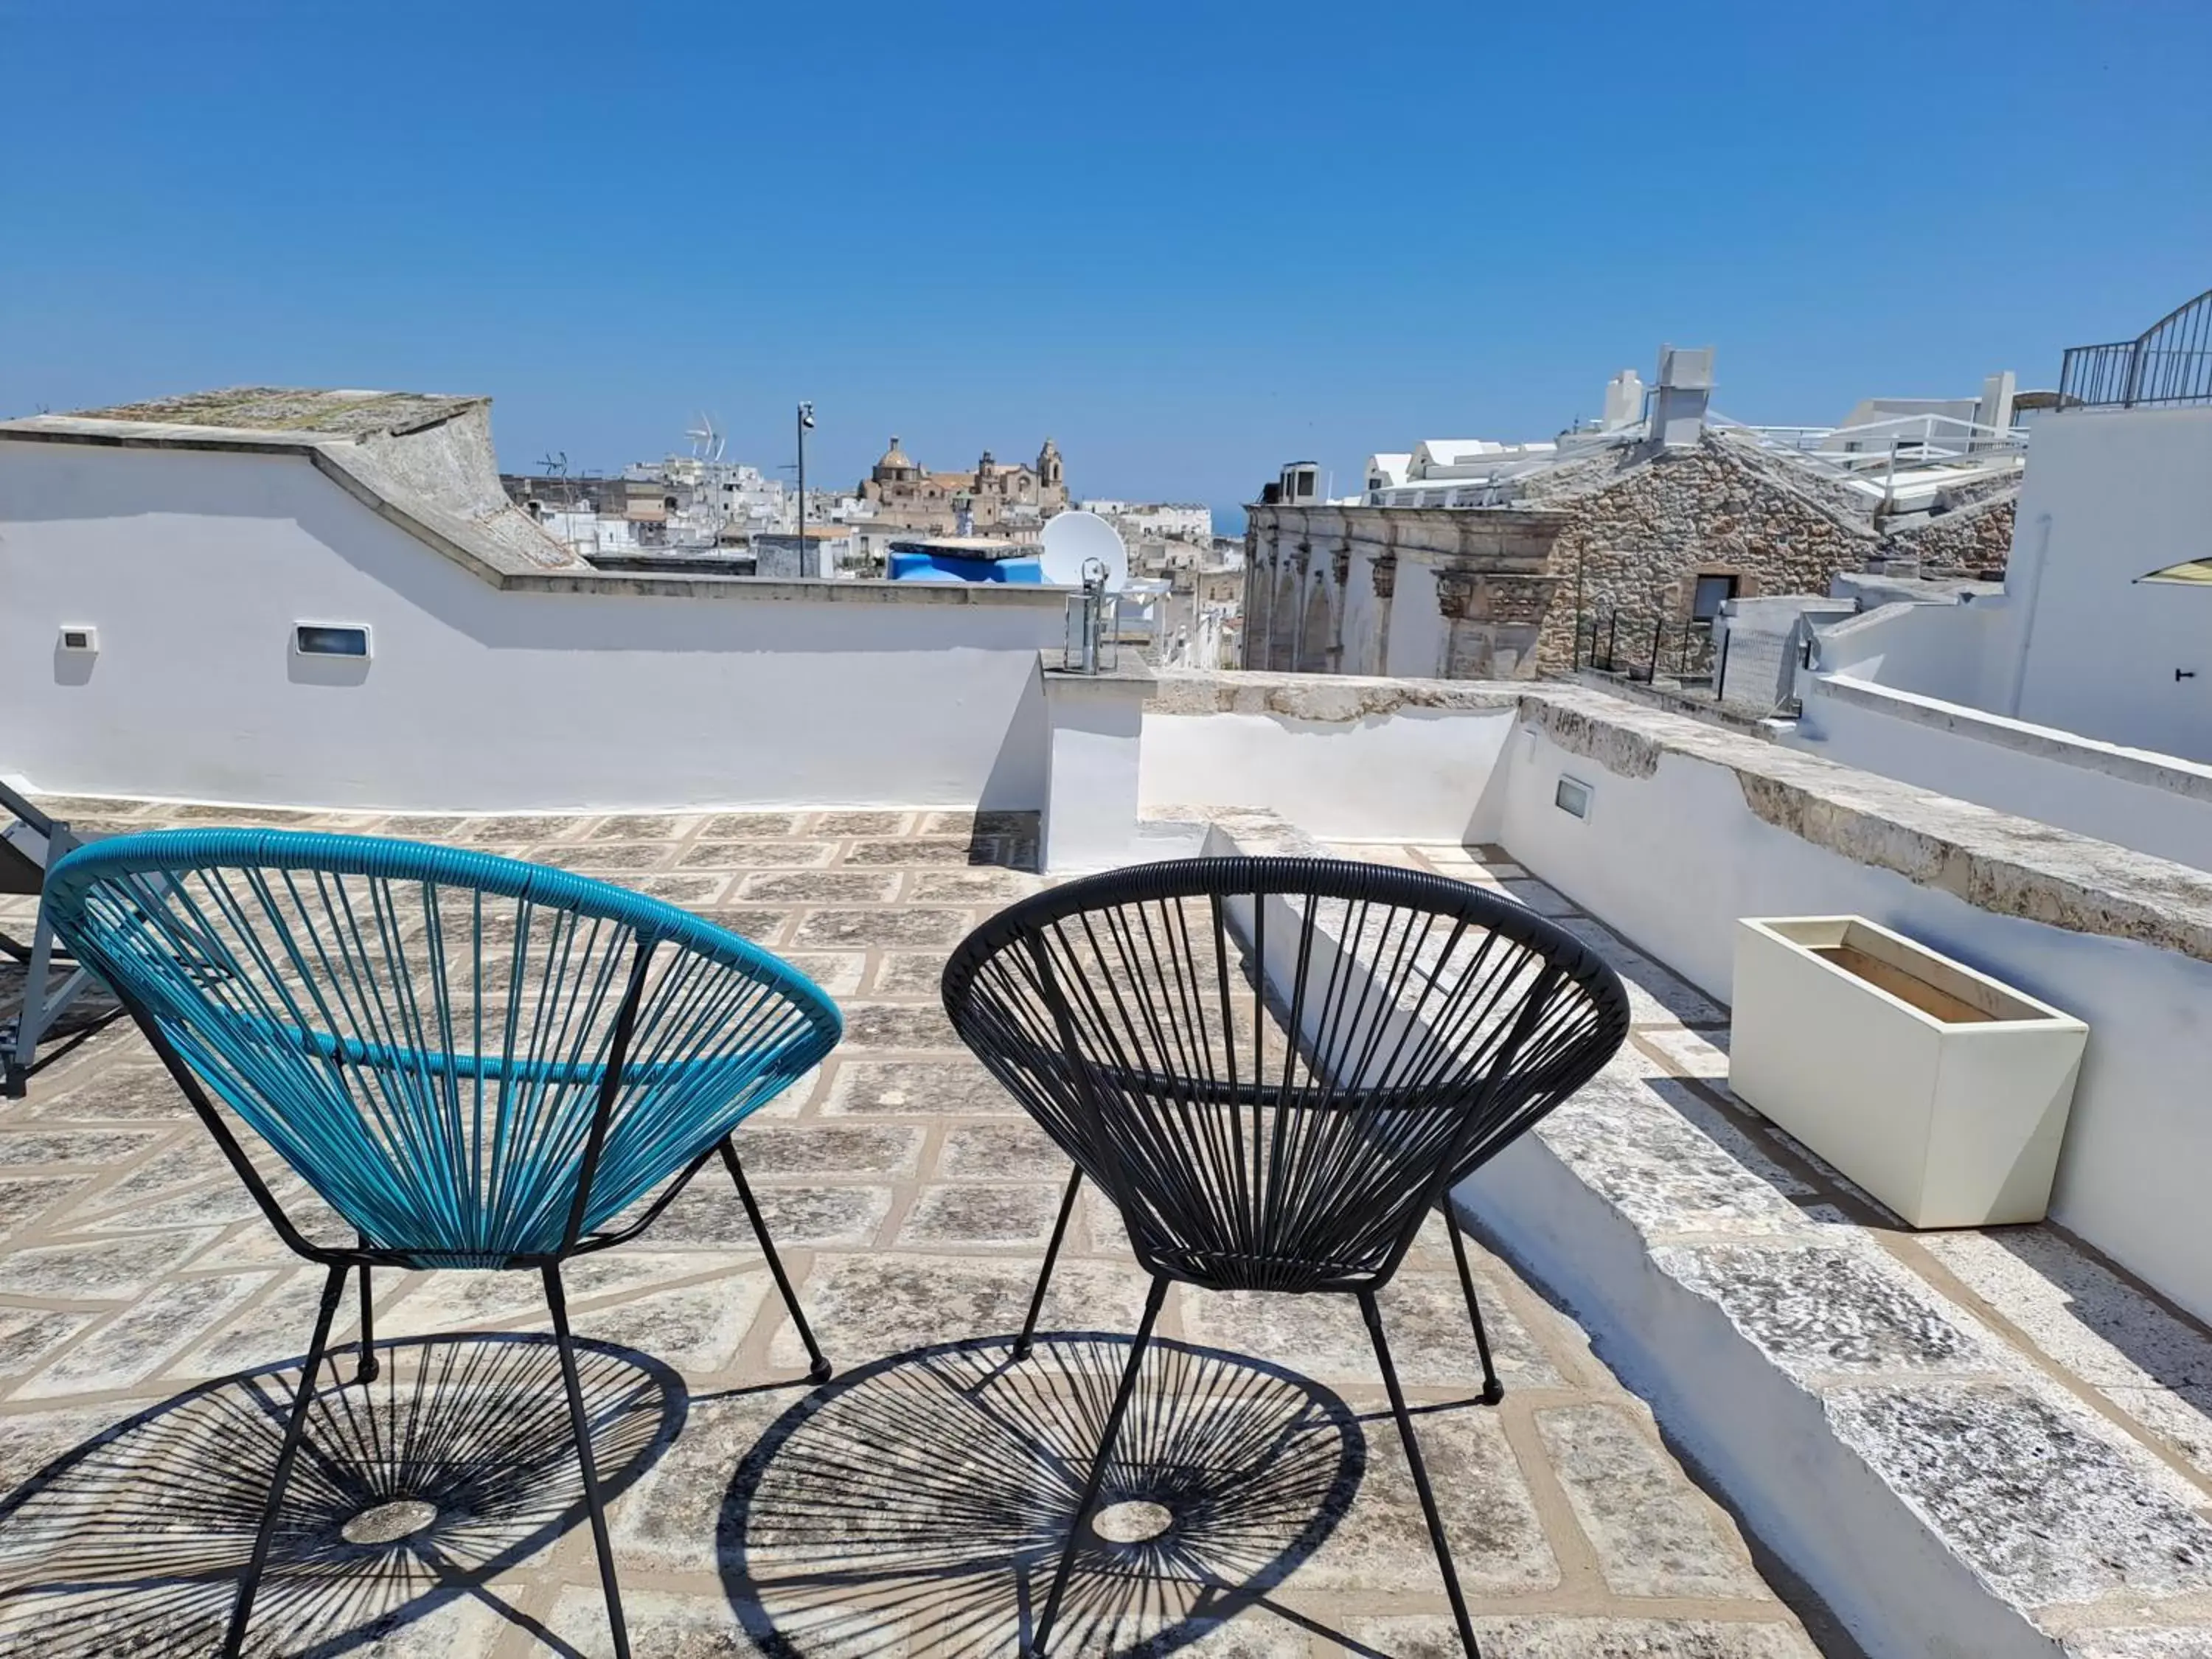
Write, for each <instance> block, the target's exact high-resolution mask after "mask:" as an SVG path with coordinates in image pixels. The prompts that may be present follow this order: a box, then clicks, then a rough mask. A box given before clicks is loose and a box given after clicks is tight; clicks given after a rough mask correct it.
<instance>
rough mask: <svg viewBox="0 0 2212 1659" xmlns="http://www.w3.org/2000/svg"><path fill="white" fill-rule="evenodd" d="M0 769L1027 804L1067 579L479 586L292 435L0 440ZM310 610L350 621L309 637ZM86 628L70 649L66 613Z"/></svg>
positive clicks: (192, 786) (700, 800) (423, 803)
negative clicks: (322, 641)
mask: <svg viewBox="0 0 2212 1659" xmlns="http://www.w3.org/2000/svg"><path fill="white" fill-rule="evenodd" d="M0 595H3V596H4V600H0V714H4V718H0V774H6V775H13V776H15V777H19V778H21V779H22V780H24V781H27V782H28V783H29V784H31V785H32V786H33V787H37V788H39V789H41V790H46V791H59V792H67V793H82V794H123V795H140V796H157V797H165V798H168V799H185V800H204V801H218V802H240V803H248V804H253V805H303V806H319V807H362V808H387V809H416V810H427V811H535V810H549V811H550V810H562V809H583V808H592V807H622V808H653V807H659V808H669V807H680V806H693V805H756V804H759V805H772V804H787V803H792V804H825V805H835V804H840V803H848V802H854V803H876V802H899V803H902V804H910V805H936V804H943V805H967V806H973V805H982V806H985V807H991V808H1001V809H1006V810H1019V811H1034V810H1036V809H1037V808H1039V807H1041V806H1042V804H1043V795H1044V787H1045V757H1046V744H1047V739H1046V725H1045V712H1044V700H1043V692H1042V685H1041V684H1040V681H1039V677H1038V672H1037V653H1038V650H1039V648H1040V647H1045V646H1048V645H1054V646H1056V645H1057V644H1058V643H1059V642H1060V639H1061V636H1062V633H1063V630H1064V617H1065V603H1066V602H1065V598H1064V596H1063V595H1062V594H1061V593H1060V592H1059V591H1058V590H1056V589H1048V588H1030V589H1027V590H1023V589H1018V588H1009V587H1001V586H993V587H989V588H984V587H981V586H974V587H971V586H964V585H963V586H935V585H925V584H913V583H862V582H838V581H813V582H768V581H758V582H757V581H750V580H733V579H714V578H703V579H695V580H678V579H664V578H654V577H615V576H607V575H602V574H598V573H595V572H559V571H556V572H548V573H545V574H520V575H514V576H511V577H509V578H507V580H505V581H503V582H495V581H493V580H487V579H486V578H485V576H484V574H482V573H481V572H479V571H477V570H474V569H471V568H467V567H466V566H465V564H464V563H463V562H459V561H457V560H455V559H454V558H452V557H450V556H447V555H446V554H443V553H441V552H440V551H439V550H436V549H435V547H433V546H431V545H429V544H426V542H425V541H424V540H423V539H422V538H421V537H420V536H418V535H417V534H416V533H413V532H410V529H409V528H407V527H405V526H402V525H400V524H398V523H395V522H393V521H392V519H391V518H390V517H389V516H386V515H384V514H380V513H379V512H377V511H375V510H373V509H372V507H370V506H369V505H368V504H365V503H364V502H363V501H362V500H361V499H358V498H357V497H356V495H353V494H350V493H349V492H348V491H347V490H346V489H342V488H340V487H339V485H338V484H337V483H336V482H334V481H333V479H332V478H331V477H330V476H328V475H327V473H326V472H325V471H321V470H319V469H318V468H317V467H316V466H315V465H311V463H310V459H309V458H307V456H305V455H301V454H293V453H227V452H220V451H183V450H178V449H175V448H131V447H103V446H99V445H93V444H86V443H76V442H70V443H56V442H44V441H40V442H0ZM303 623H312V624H325V625H331V626H337V627H343V628H362V629H367V630H368V636H369V644H370V653H369V655H368V657H367V658H366V659H343V658H328V657H313V656H302V655H301V654H300V653H298V652H297V650H296V649H295V637H294V630H295V629H296V628H297V627H298V626H300V625H301V624H303ZM71 629H76V630H87V629H88V630H91V631H92V634H93V636H94V648H93V649H90V650H71V649H69V648H66V645H65V641H64V637H63V636H64V630H71Z"/></svg>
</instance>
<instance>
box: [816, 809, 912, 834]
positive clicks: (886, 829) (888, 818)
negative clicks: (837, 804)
mask: <svg viewBox="0 0 2212 1659" xmlns="http://www.w3.org/2000/svg"><path fill="white" fill-rule="evenodd" d="M913 828H914V814H913V813H911V812H890V811H881V810H878V809H874V808H866V809H857V810H848V809H840V810H838V811H829V812H817V813H816V814H814V816H813V817H811V819H809V820H808V822H807V825H806V832H807V833H808V834H809V835H813V836H902V835H905V834H907V833H908V831H909V830H911V829H913Z"/></svg>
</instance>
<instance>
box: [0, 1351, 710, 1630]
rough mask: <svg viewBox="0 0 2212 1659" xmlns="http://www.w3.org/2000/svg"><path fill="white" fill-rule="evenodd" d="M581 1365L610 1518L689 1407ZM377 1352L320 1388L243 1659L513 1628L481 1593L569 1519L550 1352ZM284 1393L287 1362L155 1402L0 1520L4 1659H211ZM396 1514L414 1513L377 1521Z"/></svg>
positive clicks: (570, 1485)
mask: <svg viewBox="0 0 2212 1659" xmlns="http://www.w3.org/2000/svg"><path fill="white" fill-rule="evenodd" d="M575 1346H576V1362H577V1365H578V1368H579V1370H580V1376H581V1379H582V1383H583V1390H584V1398H585V1403H586V1408H587V1411H588V1413H589V1417H590V1420H591V1425H592V1450H593V1456H594V1458H595V1459H596V1462H597V1467H598V1473H599V1481H600V1487H601V1492H602V1493H603V1495H604V1496H605V1498H606V1499H607V1500H608V1501H609V1502H611V1501H612V1500H613V1499H614V1498H615V1497H616V1496H617V1494H619V1493H620V1492H623V1490H625V1489H626V1488H628V1487H629V1486H630V1485H632V1484H633V1483H634V1482H635V1480H637V1479H638V1477H639V1476H640V1475H641V1474H644V1473H645V1471H646V1470H647V1468H650V1467H652V1465H653V1462H655V1461H657V1460H658V1459H659V1456H660V1455H661V1453H662V1452H663V1451H665V1449H667V1447H668V1446H669V1444H670V1443H671V1442H672V1441H673V1440H674V1439H675V1438H676V1436H677V1434H678V1432H679V1431H681V1429H682V1427H683V1425H684V1417H685V1414H686V1413H687V1411H688V1409H689V1401H688V1398H687V1396H686V1395H685V1392H684V1385H683V1383H682V1381H681V1380H680V1379H679V1378H678V1376H677V1375H676V1373H675V1372H674V1371H672V1370H670V1369H669V1368H668V1367H667V1366H665V1365H664V1364H660V1363H659V1361H658V1360H654V1359H652V1358H647V1357H646V1356H644V1355H642V1354H639V1353H635V1352H631V1351H629V1350H628V1349H625V1348H618V1347H616V1346H612V1345H611V1344H608V1343H603V1342H592V1341H586V1340H579V1341H578V1342H577V1343H576V1345H575ZM377 1347H378V1351H379V1353H380V1358H381V1362H382V1365H381V1374H380V1376H378V1377H377V1379H376V1380H375V1381H374V1382H371V1383H356V1382H354V1381H352V1380H351V1379H352V1377H353V1375H354V1371H353V1363H354V1357H355V1354H356V1352H357V1350H356V1349H354V1348H343V1349H339V1350H337V1351H336V1352H334V1354H333V1357H332V1358H331V1361H330V1362H328V1364H326V1366H325V1377H326V1379H327V1381H326V1383H325V1386H324V1387H323V1388H322V1389H320V1390H319V1392H318V1394H317V1395H316V1397H315V1401H314V1404H313V1407H312V1408H311V1411H310V1414H309V1418H308V1423H307V1432H306V1437H305V1439H304V1440H303V1442H302V1443H301V1455H300V1459H299V1462H298V1463H297V1464H296V1465H295V1468H294V1472H293V1475H292V1481H291V1486H290V1488H289V1491H288V1492H287V1493H286V1496H285V1503H284V1510H283V1515H282V1516H281V1518H280V1520H279V1522H278V1525H277V1529H276V1539H275V1542H274V1545H273V1547H272V1549H271V1552H270V1560H269V1566H268V1570H267V1572H266V1575H265V1576H264V1577H263V1579H262V1582H261V1589H260V1594H259V1595H258V1597H257V1599H256V1600H255V1602H254V1607H253V1620H252V1628H251V1631H250V1632H249V1635H248V1638H247V1647H248V1650H249V1651H252V1652H258V1653H283V1654H286V1655H297V1656H318V1659H319V1656H331V1655H337V1654H339V1653H344V1652H348V1651H354V1650H361V1649H363V1648H366V1647H368V1646H369V1645H371V1644H374V1643H375V1642H377V1641H378V1640H380V1639H381V1638H385V1637H387V1636H389V1635H391V1634H392V1632H395V1631H397V1630H398V1629H400V1628H401V1627H403V1626H407V1625H410V1624H411V1623H413V1622H414V1621H416V1620H419V1619H421V1618H422V1617H423V1616H425V1615H426V1614H428V1613H432V1612H433V1611H435V1610H436V1609H437V1608H439V1607H443V1606H445V1605H447V1604H448V1603H450V1602H453V1601H455V1600H457V1599H459V1598H460V1597H463V1596H477V1597H479V1598H482V1599H484V1600H486V1601H490V1602H491V1603H492V1604H493V1605H495V1607H499V1609H500V1611H501V1612H502V1613H505V1614H506V1615H507V1616H508V1617H510V1618H517V1617H520V1615H518V1614H516V1613H514V1612H513V1610H512V1609H509V1608H507V1607H506V1606H505V1604H504V1603H502V1602H501V1601H499V1599H498V1598H497V1596H496V1595H495V1594H494V1593H493V1592H491V1591H490V1590H489V1589H487V1588H486V1586H487V1585H488V1583H489V1580H491V1579H492V1578H493V1577H495V1576H496V1575H497V1574H499V1573H501V1572H503V1571H506V1570H507V1569H508V1568H510V1567H512V1566H513V1565H516V1564H517V1563H518V1562H520V1561H521V1560H522V1559H525V1558H526V1557H527V1556H529V1555H531V1554H532V1553H535V1552H537V1551H538V1550H541V1549H543V1548H544V1547H546V1546H547V1545H549V1544H550V1543H551V1542H553V1541H554V1540H556V1538H558V1537H560V1536H561V1534H562V1533H564V1532H566V1531H567V1530H568V1528H571V1527H574V1526H575V1525H577V1524H578V1523H580V1522H581V1521H582V1520H583V1518H584V1513H585V1511H584V1492H583V1480H582V1475H581V1473H580V1469H579V1468H578V1465H577V1462H576V1455H575V1444H574V1440H573V1439H572V1438H571V1436H570V1431H569V1420H568V1403H567V1397H566V1395H564V1394H563V1392H562V1383H561V1375H560V1368H559V1358H558V1352H557V1350H556V1348H555V1346H554V1344H553V1340H552V1339H551V1338H550V1337H544V1336H530V1335H510V1334H496V1335H481V1336H444V1337H429V1338H419V1339H404V1340H394V1341H389V1342H381V1343H379V1344H378V1345H377ZM299 1375H300V1373H299V1362H298V1361H297V1360H292V1361H288V1362H286V1363H284V1364H277V1365H272V1366H268V1367H265V1368H264V1369H262V1370H255V1371H248V1372H244V1373H241V1374H240V1375H237V1376H229V1377H225V1378H223V1379H222V1380H220V1381H217V1382H215V1383H207V1384H204V1385H203V1386H202V1387H199V1388H197V1389H191V1390H190V1391H189V1392H187V1393H185V1394H182V1395H178V1396H177V1397H176V1398H174V1399H173V1400H167V1401H163V1402H161V1404H160V1405H158V1406H155V1407H152V1408H150V1409H149V1410H147V1411H144V1412H141V1413H139V1414H138V1415H137V1416H136V1417H133V1418H131V1419H128V1420H127V1421H125V1422H123V1423H119V1424H118V1425H115V1426H114V1427H112V1428H110V1429H108V1430H106V1431H104V1432H102V1433H100V1435H98V1436H96V1437H94V1438H93V1439H91V1440H89V1441H87V1442H86V1443H83V1444H82V1445H81V1446H78V1447H76V1448H75V1449H72V1450H71V1451H70V1452H68V1453H66V1454H64V1455H63V1456H62V1457H60V1458H58V1459H57V1460H56V1461H55V1462H52V1463H50V1464H49V1465H47V1466H46V1468H44V1469H42V1470H41V1471H40V1473H39V1474H36V1475H34V1476H33V1477H32V1478H31V1479H30V1480H27V1481H26V1482H24V1484H23V1485H22V1486H20V1487H18V1488H17V1489H16V1490H15V1491H14V1492H10V1493H9V1494H8V1496H7V1497H6V1498H4V1499H0V1650H11V1651H35V1652H37V1653H39V1654H40V1655H42V1656H46V1659H93V1656H95V1655H108V1654H116V1653H131V1654H134V1655H140V1656H152V1655H170V1654H175V1655H184V1654H195V1655H197V1654H207V1653H211V1652H214V1651H216V1650H217V1648H218V1647H219V1646H220V1645H221V1642H222V1632H223V1627H224V1625H225V1623H226V1622H227V1621H228V1619H229V1617H230V1611H231V1606H232V1602H233V1600H234V1593H235V1590H236V1588H237V1581H238V1578H239V1576H240V1574H241V1573H242V1572H243V1571H244V1570H245V1567H246V1560H247V1558H248V1557H249V1556H250V1554H251V1553H252V1547H253V1540H254V1535H255V1532H256V1530H257V1529H258V1527H259V1525H260V1521H261V1511H262V1508H263V1505H264V1502H265V1501H266V1498H267V1496H268V1492H269V1483H270V1478H271V1475H272V1474H273V1473H274V1471H275V1468H276V1455H277V1450H278V1448H279V1447H280V1446H281V1444H282V1443H283V1434H284V1425H285V1421H286V1418H287V1416H288V1414H289V1411H290V1408H291V1403H292V1399H293V1394H294V1391H295V1389H296V1388H297V1387H298V1385H299ZM342 1378H343V1379H344V1381H343V1383H341V1381H340V1379H342ZM403 1503H404V1504H409V1505H411V1506H414V1507H411V1508H410V1509H405V1510H402V1509H398V1508H396V1507H390V1508H387V1507H385V1506H396V1505H398V1504H403ZM422 1506H427V1508H425V1507H422ZM380 1510H381V1513H374V1512H377V1511H380ZM365 1515H366V1516H369V1519H368V1522H363V1521H362V1517H363V1516H365ZM378 1522H382V1523H384V1524H382V1525H381V1526H379V1525H378V1524H377V1523H378ZM410 1525H413V1526H414V1528H415V1529H414V1530H411V1531H408V1530H404V1528H407V1527H409V1526H410ZM349 1532H350V1533H351V1534H353V1535H352V1536H351V1537H349V1535H348V1534H349ZM395 1532H398V1533H400V1534H401V1535H397V1536H394V1535H392V1534H393V1533H395ZM533 1628H534V1627H533ZM537 1634H538V1636H539V1639H541V1640H546V1641H550V1638H548V1637H547V1636H546V1635H545V1634H544V1632H537ZM19 1642H21V1643H23V1644H25V1645H24V1646H22V1647H20V1648H19V1647H16V1646H15V1644H16V1643H19Z"/></svg>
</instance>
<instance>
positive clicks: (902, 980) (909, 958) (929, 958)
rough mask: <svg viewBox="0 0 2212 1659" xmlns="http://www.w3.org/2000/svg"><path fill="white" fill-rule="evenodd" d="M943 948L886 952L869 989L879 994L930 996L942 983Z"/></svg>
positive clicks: (943, 971) (932, 995)
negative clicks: (937, 949)
mask: <svg viewBox="0 0 2212 1659" xmlns="http://www.w3.org/2000/svg"><path fill="white" fill-rule="evenodd" d="M945 956H946V952H945V951H884V954H883V960H882V961H881V962H879V963H878V964H877V966H876V982H875V984H874V985H873V986H872V987H870V989H871V990H872V992H873V993H874V994H876V995H877V996H879V997H934V996H937V995H938V994H939V992H940V990H941V989H942V987H943V986H944V983H945Z"/></svg>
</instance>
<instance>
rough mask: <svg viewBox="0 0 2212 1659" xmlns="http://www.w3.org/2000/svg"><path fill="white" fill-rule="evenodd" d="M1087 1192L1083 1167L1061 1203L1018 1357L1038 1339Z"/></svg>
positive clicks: (1017, 1344)
mask: <svg viewBox="0 0 2212 1659" xmlns="http://www.w3.org/2000/svg"><path fill="white" fill-rule="evenodd" d="M1082 1190H1083V1166H1082V1165H1081V1164H1078V1165H1076V1168H1075V1173H1074V1174H1073V1175H1071V1176H1068V1178H1067V1196H1066V1197H1065V1198H1063V1199H1061V1200H1060V1219H1059V1220H1057V1221H1055V1222H1054V1223H1053V1224H1052V1243H1049V1244H1048V1245H1046V1246H1045V1247H1044V1267H1043V1270H1042V1272H1040V1273H1038V1274H1037V1282H1036V1291H1035V1292H1034V1293H1033V1294H1031V1296H1030V1316H1029V1317H1028V1318H1027V1319H1024V1321H1022V1334H1020V1335H1019V1336H1018V1337H1016V1338H1015V1339H1014V1358H1017V1359H1027V1358H1029V1357H1030V1346H1031V1345H1032V1344H1033V1343H1034V1342H1035V1341H1036V1322H1037V1316H1038V1315H1039V1314H1041V1313H1042V1312H1043V1311H1044V1293H1045V1291H1047V1290H1048V1288H1049V1287H1050V1286H1051V1284H1052V1268H1053V1264H1054V1262H1056V1261H1059V1260H1060V1240H1062V1239H1063V1238H1065V1237H1067V1218H1068V1217H1070V1216H1072V1215H1073V1214H1074V1213H1075V1195H1076V1194H1078V1193H1079V1192H1080V1191H1082Z"/></svg>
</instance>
